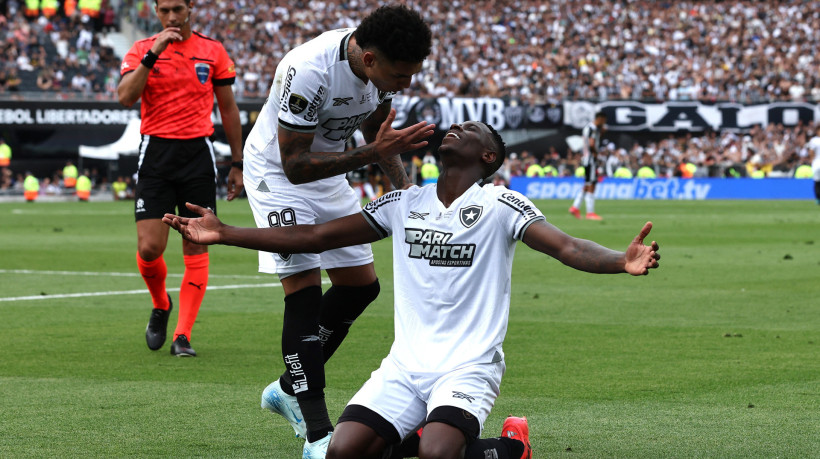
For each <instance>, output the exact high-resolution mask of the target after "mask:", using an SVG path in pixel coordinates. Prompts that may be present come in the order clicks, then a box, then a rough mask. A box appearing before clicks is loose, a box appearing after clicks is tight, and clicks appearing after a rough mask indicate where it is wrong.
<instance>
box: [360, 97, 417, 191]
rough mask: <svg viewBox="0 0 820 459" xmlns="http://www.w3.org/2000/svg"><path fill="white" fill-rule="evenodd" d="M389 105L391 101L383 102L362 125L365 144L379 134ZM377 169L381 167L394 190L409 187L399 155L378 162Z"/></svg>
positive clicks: (408, 180) (408, 179)
mask: <svg viewBox="0 0 820 459" xmlns="http://www.w3.org/2000/svg"><path fill="white" fill-rule="evenodd" d="M391 105H392V103H391V101H389V100H388V101H385V102H384V103H382V104H381V105H379V106H378V108H376V111H375V112H373V114H372V115H370V116H369V117H367V119H366V120H364V122H363V123H362V126H361V129H362V134H363V135H364V140H365V142H367V143H368V144H370V143H371V142H373V141H374V140H376V135H377V134H378V133H379V129H380V128H381V124H382V123H383V122H384V120H385V119H387V115H388V113H390V107H391ZM379 167H381V169H382V171H383V172H384V173H385V175H387V177H388V178H390V182H391V183H392V184H393V186H394V187H396V189H399V190H401V189H403V188H404V187H406V186H407V185H410V177H408V176H407V171H405V170H404V165H403V164H402V162H401V156H400V155H396V156H394V157H392V158H389V159H384V160H382V161H380V162H379Z"/></svg>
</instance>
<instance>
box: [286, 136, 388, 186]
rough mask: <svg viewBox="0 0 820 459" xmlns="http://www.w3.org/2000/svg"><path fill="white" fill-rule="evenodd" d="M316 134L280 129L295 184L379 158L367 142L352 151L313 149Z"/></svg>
mask: <svg viewBox="0 0 820 459" xmlns="http://www.w3.org/2000/svg"><path fill="white" fill-rule="evenodd" d="M312 143H313V134H307V133H297V132H293V131H288V130H287V129H282V128H280V129H279V145H280V147H281V148H280V150H281V155H282V167H283V169H284V170H285V175H286V176H287V177H288V180H290V182H291V183H294V184H300V183H308V182H313V181H316V180H320V179H323V178H328V177H334V176H336V175H340V174H344V173H346V172H350V171H352V170H355V169H358V168H360V167H362V166H365V165H367V164H370V163H373V162H375V161H376V160H377V159H378V155H377V154H376V151H375V148H374V147H373V146H372V145H365V146H363V147H361V148H357V149H355V150H348V151H338V152H335V151H331V152H319V151H310V146H311V144H312Z"/></svg>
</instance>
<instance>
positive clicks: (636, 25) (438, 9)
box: [0, 0, 820, 103]
mask: <svg viewBox="0 0 820 459" xmlns="http://www.w3.org/2000/svg"><path fill="white" fill-rule="evenodd" d="M381 3H382V2H380V1H375V0H353V1H341V0H321V1H319V0H315V1H290V0H288V1H286V0H276V1H267V0H266V1H262V0H236V1H220V2H205V3H201V4H197V7H196V14H195V19H194V20H195V21H196V29H197V30H198V31H200V32H202V33H204V34H205V35H208V36H211V37H213V38H215V39H217V40H219V41H221V42H223V43H224V44H225V46H226V48H227V50H228V52H229V54H230V55H231V56H234V59H235V61H236V64H237V68H238V69H239V70H240V71H239V72H238V73H239V74H240V75H241V77H240V78H239V79H238V81H237V88H236V92H237V94H238V95H239V96H240V97H248V98H253V97H262V98H264V97H266V96H267V91H268V88H269V82H270V81H271V77H272V75H273V71H274V69H275V68H276V64H277V63H278V61H279V59H281V57H282V56H283V55H284V54H285V52H286V51H288V50H289V49H291V48H293V47H294V46H297V45H299V44H301V43H303V42H305V41H307V40H308V39H310V38H312V37H314V36H316V35H318V34H319V33H321V32H322V31H325V30H329V29H333V28H339V27H350V26H353V25H355V24H357V23H358V21H359V20H360V19H361V18H362V16H363V15H364V14H365V13H367V12H368V11H370V10H372V9H373V8H375V7H376V6H378V5H379V4H381ZM407 3H408V4H411V5H412V6H413V7H414V8H417V9H419V10H420V11H421V12H422V15H423V17H425V18H426V20H427V21H429V23H430V25H431V29H432V31H433V36H434V40H435V42H434V44H433V53H432V54H431V56H430V58H429V59H427V61H426V62H425V67H424V69H423V71H422V72H421V73H420V75H419V76H418V78H416V80H415V82H414V84H413V87H411V88H410V89H409V90H408V93H413V94H419V95H433V96H466V97H477V96H491V97H514V98H520V99H522V100H524V101H531V102H544V101H548V100H559V99H564V98H569V99H591V100H602V99H641V100H663V101H667V100H704V101H713V100H723V101H727V100H728V101H737V102H740V103H753V102H761V101H772V100H801V101H820V57H819V56H818V54H817V53H816V52H815V50H816V49H818V48H820V34H817V33H816V32H815V31H816V30H817V29H818V28H820V2H817V1H797V0H789V1H782V2H776V3H772V2H749V1H737V0H735V1H718V2H716V1H698V2H694V1H683V2H664V1H645V0H643V1H642V0H631V1H617V2H616V1H604V2H596V3H590V2H587V1H581V0H570V1H565V2H542V1H537V0H498V1H482V2H466V1H461V0H455V1H447V0H429V1H408V2H407ZM6 5H7V12H6V14H5V15H4V16H3V17H2V18H0V21H2V24H0V30H2V31H3V33H4V35H5V37H4V38H5V39H4V44H3V46H4V49H3V53H2V58H1V59H2V67H3V72H4V78H3V79H2V81H1V82H2V85H0V90H7V91H8V90H14V89H15V87H18V88H19V86H20V85H21V84H24V82H23V81H19V82H18V80H24V78H22V77H20V75H19V74H18V75H14V73H15V69H17V71H18V73H19V72H22V71H28V72H31V71H34V72H37V73H36V75H38V76H39V75H49V74H50V73H54V74H55V76H56V75H59V74H62V79H60V78H52V80H53V82H52V87H51V88H49V87H47V86H48V83H47V81H48V78H47V77H43V81H44V84H43V86H41V85H38V87H39V88H40V89H42V90H51V89H52V88H54V89H62V88H68V89H70V90H74V91H90V92H101V93H107V94H110V93H111V91H110V89H111V87H110V84H109V81H108V80H109V77H111V76H112V75H113V77H114V78H116V77H118V68H119V60H118V58H116V57H115V56H113V53H112V52H111V48H110V47H109V46H107V44H106V42H105V34H101V33H99V32H102V31H104V30H109V29H112V28H115V27H116V26H117V24H118V21H119V18H129V19H124V20H130V21H132V22H134V23H135V24H136V25H137V26H140V27H144V28H146V30H145V32H146V33H153V32H156V29H155V28H156V27H157V25H156V21H153V20H152V17H151V15H153V12H152V10H151V1H150V0H124V1H122V2H121V3H120V2H112V3H109V0H105V1H103V2H102V6H101V10H100V13H99V15H98V17H96V18H89V17H88V16H87V15H84V14H82V13H81V12H80V11H75V12H74V13H73V14H72V15H70V16H68V17H66V16H65V14H60V12H63V10H62V9H60V10H58V11H59V12H58V14H55V15H54V16H52V17H50V18H47V17H45V16H39V17H36V18H32V17H28V16H26V14H25V8H23V7H22V4H21V2H19V1H15V0H11V1H9V2H6ZM25 69H27V70H25ZM77 74H79V75H80V78H79V79H78V82H77V83H76V84H74V83H72V80H73V79H74V76H75V75H77ZM82 77H85V78H86V79H88V80H90V81H89V82H88V83H86V82H82V81H81V80H82ZM111 84H113V85H114V86H115V84H116V81H114V82H113V83H111Z"/></svg>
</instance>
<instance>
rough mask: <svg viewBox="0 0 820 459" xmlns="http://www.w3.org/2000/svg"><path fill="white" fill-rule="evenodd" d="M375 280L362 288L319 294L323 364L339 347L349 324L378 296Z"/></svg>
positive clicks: (340, 287) (339, 287)
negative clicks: (320, 301)
mask: <svg viewBox="0 0 820 459" xmlns="http://www.w3.org/2000/svg"><path fill="white" fill-rule="evenodd" d="M379 290H380V287H379V280H378V279H376V282H373V283H372V284H370V285H365V286H362V287H350V286H344V285H334V286H332V287H330V288H329V289H328V290H327V291H326V292H325V294H324V295H322V311H321V314H320V317H319V339H321V340H322V351H323V353H324V357H325V362H327V361H328V360H329V359H330V357H331V356H332V355H333V353H334V352H336V349H338V348H339V346H340V345H341V344H342V341H344V339H345V337H346V336H347V333H348V331H350V327H351V325H353V321H355V320H356V318H357V317H359V316H360V315H361V313H362V312H364V310H365V308H367V305H369V304H370V303H372V302H373V300H375V299H376V297H377V296H379Z"/></svg>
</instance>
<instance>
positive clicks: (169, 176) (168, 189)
mask: <svg viewBox="0 0 820 459" xmlns="http://www.w3.org/2000/svg"><path fill="white" fill-rule="evenodd" d="M137 174H138V175H137V190H136V196H135V199H134V218H135V219H136V220H145V219H149V218H162V217H163V215H165V214H166V213H172V214H177V215H181V216H183V217H198V215H196V214H194V213H193V212H191V211H189V210H188V208H187V207H185V203H186V202H191V203H193V204H196V205H198V206H202V207H207V208H210V209H212V210H213V211H214V212H216V157H215V156H214V148H213V144H212V143H211V141H210V140H209V139H208V138H206V137H200V138H196V139H185V140H179V139H163V138H160V137H152V136H148V135H143V136H142V141H141V142H140V157H139V166H138V171H137Z"/></svg>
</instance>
